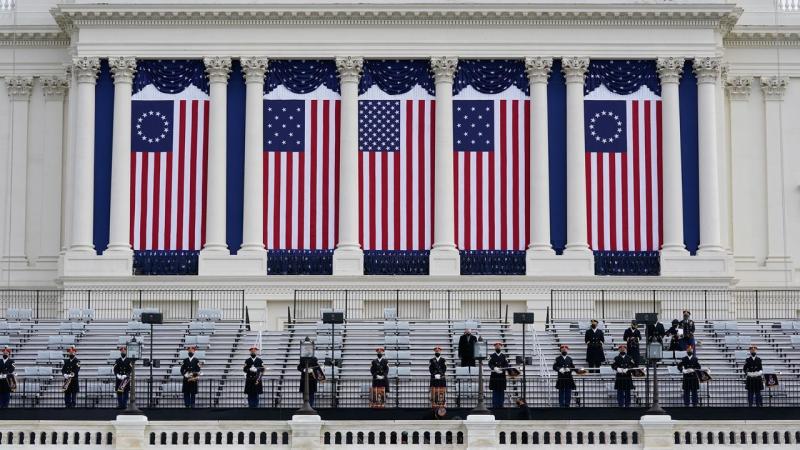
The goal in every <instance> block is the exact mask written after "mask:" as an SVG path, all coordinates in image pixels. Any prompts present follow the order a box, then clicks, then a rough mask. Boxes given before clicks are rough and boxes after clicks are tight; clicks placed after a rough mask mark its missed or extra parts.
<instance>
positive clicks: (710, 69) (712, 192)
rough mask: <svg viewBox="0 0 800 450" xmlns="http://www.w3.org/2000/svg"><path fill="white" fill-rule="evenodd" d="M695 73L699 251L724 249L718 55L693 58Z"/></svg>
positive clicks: (703, 252) (700, 252)
mask: <svg viewBox="0 0 800 450" xmlns="http://www.w3.org/2000/svg"><path fill="white" fill-rule="evenodd" d="M694 72H695V74H696V75H697V120H698V122H699V123H698V127H697V128H698V130H697V134H698V147H699V150H698V153H699V154H698V166H699V173H700V180H699V190H700V248H699V249H698V253H699V254H708V253H719V252H724V249H723V248H722V243H721V241H720V205H719V201H720V200H719V199H720V196H719V181H718V180H719V176H718V167H717V158H718V155H717V153H718V152H719V149H718V145H717V130H716V124H717V99H716V92H717V90H716V85H717V77H719V72H720V58H711V57H703V58H696V59H695V60H694Z"/></svg>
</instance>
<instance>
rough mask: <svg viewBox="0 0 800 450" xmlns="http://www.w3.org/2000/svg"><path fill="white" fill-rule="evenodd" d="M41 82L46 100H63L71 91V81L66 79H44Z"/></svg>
mask: <svg viewBox="0 0 800 450" xmlns="http://www.w3.org/2000/svg"><path fill="white" fill-rule="evenodd" d="M41 82H42V90H43V91H44V97H45V99H47V98H52V99H54V100H58V99H62V98H64V95H66V93H67V89H69V79H67V78H64V77H49V78H42V79H41Z"/></svg>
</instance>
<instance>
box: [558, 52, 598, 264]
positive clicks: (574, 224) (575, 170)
mask: <svg viewBox="0 0 800 450" xmlns="http://www.w3.org/2000/svg"><path fill="white" fill-rule="evenodd" d="M562 68H563V71H564V76H565V78H566V82H567V246H566V248H565V250H564V256H565V257H569V258H574V259H577V260H579V261H581V263H577V262H576V263H575V267H574V269H575V270H574V271H572V273H573V274H576V275H577V274H580V275H591V274H593V273H594V258H593V255H592V251H591V249H590V248H589V243H588V233H587V223H586V163H585V160H586V157H585V152H586V142H585V135H584V126H585V124H584V113H583V83H584V78H585V77H586V72H588V70H589V58H575V57H567V58H564V59H563V60H562Z"/></svg>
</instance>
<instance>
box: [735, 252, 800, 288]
mask: <svg viewBox="0 0 800 450" xmlns="http://www.w3.org/2000/svg"><path fill="white" fill-rule="evenodd" d="M734 263H735V267H736V277H737V278H739V279H740V280H741V282H742V284H746V285H752V286H765V287H767V286H770V287H771V286H775V285H785V284H793V283H795V268H794V261H793V260H792V258H791V257H788V256H768V257H767V259H766V261H764V264H763V265H762V264H759V263H758V261H756V258H755V257H753V256H737V257H736V258H734Z"/></svg>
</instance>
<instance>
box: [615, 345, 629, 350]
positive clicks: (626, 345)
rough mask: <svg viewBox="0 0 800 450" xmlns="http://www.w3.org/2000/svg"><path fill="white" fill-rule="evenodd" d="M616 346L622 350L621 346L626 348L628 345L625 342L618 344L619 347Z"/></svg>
mask: <svg viewBox="0 0 800 450" xmlns="http://www.w3.org/2000/svg"><path fill="white" fill-rule="evenodd" d="M617 348H619V349H620V350H622V349H623V348H624V349H626V350H627V349H628V346H627V345H626V344H619V347H617Z"/></svg>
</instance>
